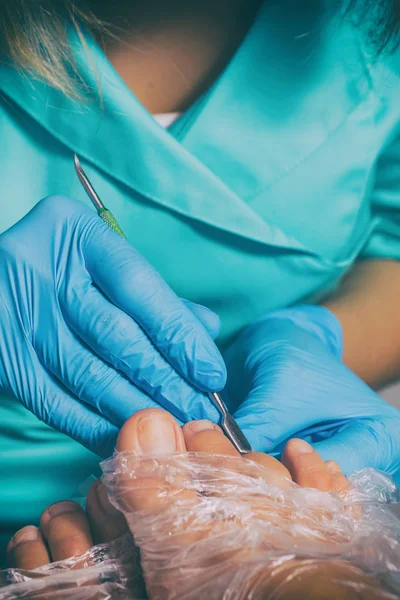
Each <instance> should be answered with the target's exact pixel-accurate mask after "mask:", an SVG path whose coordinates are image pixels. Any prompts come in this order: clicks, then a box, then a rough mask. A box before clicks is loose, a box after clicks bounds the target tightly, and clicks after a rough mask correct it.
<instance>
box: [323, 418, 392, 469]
mask: <svg viewBox="0 0 400 600" xmlns="http://www.w3.org/2000/svg"><path fill="white" fill-rule="evenodd" d="M314 448H315V450H317V452H319V454H320V455H321V456H322V458H323V459H324V460H334V461H336V462H337V463H338V464H339V466H340V467H341V469H342V471H343V473H344V474H345V475H349V474H350V473H353V472H354V471H359V470H360V469H363V468H365V467H371V468H374V469H380V470H384V471H386V472H387V473H389V474H394V473H395V472H396V471H397V470H398V469H400V435H399V420H398V419H393V418H391V417H390V416H389V417H386V416H377V417H376V418H374V419H357V420H355V421H353V422H350V423H349V424H347V425H345V426H343V427H342V428H341V429H340V430H339V431H338V432H337V433H335V434H334V435H332V437H330V438H329V439H327V440H324V441H323V442H317V443H316V444H314Z"/></svg>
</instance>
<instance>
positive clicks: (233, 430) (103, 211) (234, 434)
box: [74, 154, 251, 454]
mask: <svg viewBox="0 0 400 600" xmlns="http://www.w3.org/2000/svg"><path fill="white" fill-rule="evenodd" d="M74 165H75V171H76V174H77V175H78V178H79V181H80V182H81V184H82V186H83V187H84V189H85V191H86V193H87V195H88V196H89V198H90V200H91V202H92V203H93V205H94V207H95V208H96V210H97V212H98V214H99V216H100V217H101V219H102V220H103V221H104V222H105V223H106V224H107V225H108V226H109V227H110V228H111V229H113V230H114V231H115V232H116V233H118V235H120V236H121V237H123V238H125V235H124V232H123V231H122V229H121V227H120V226H119V225H118V222H117V220H116V218H115V217H114V215H113V214H112V213H111V212H110V211H109V210H108V209H107V208H106V207H105V206H104V204H103V203H102V201H101V200H100V198H99V196H98V195H97V193H96V191H95V189H94V187H93V186H92V184H91V183H90V180H89V178H88V176H87V175H86V173H85V171H84V170H83V168H82V165H81V163H80V161H79V158H78V156H77V155H76V154H74ZM209 397H210V399H211V400H212V401H213V403H214V404H215V406H216V407H217V409H218V411H219V413H220V415H221V422H220V426H221V429H222V430H223V432H224V433H225V435H226V437H227V438H228V439H229V440H230V441H231V442H232V444H233V445H234V447H235V448H236V450H237V451H238V452H240V454H248V453H249V452H251V446H250V444H249V442H248V440H247V439H246V436H245V435H244V433H243V432H242V430H241V429H240V427H239V425H238V424H237V423H236V421H235V419H234V418H233V417H232V415H231V414H230V413H229V412H228V409H227V408H226V406H225V403H224V402H223V400H222V398H221V397H220V395H219V394H217V393H216V392H213V393H211V394H209Z"/></svg>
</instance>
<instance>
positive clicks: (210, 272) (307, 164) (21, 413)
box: [0, 0, 400, 536]
mask: <svg viewBox="0 0 400 600" xmlns="http://www.w3.org/2000/svg"><path fill="white" fill-rule="evenodd" d="M299 4H301V10H300V9H299V7H298V5H299ZM333 4H336V3H335V2H333ZM87 42H88V49H89V52H90V57H91V58H90V60H88V57H87V53H86V52H87V51H86V50H85V48H84V47H83V46H82V44H81V43H80V41H79V40H77V39H76V38H74V37H73V35H72V34H71V44H72V47H73V51H74V53H75V55H76V60H77V64H78V67H79V69H80V72H81V74H82V77H83V79H84V80H85V81H86V83H87V85H88V87H89V88H90V89H92V90H95V89H96V85H97V82H99V83H100V86H101V91H102V93H101V98H95V93H94V94H93V98H92V99H91V100H89V101H88V102H87V103H86V104H84V103H82V102H78V101H76V100H72V99H68V98H66V97H64V96H63V95H62V94H61V93H59V92H58V91H55V90H53V89H49V87H47V86H46V85H44V84H42V83H40V82H38V81H34V80H33V79H30V78H29V77H26V76H22V75H21V74H19V73H17V72H16V71H15V70H13V69H12V68H10V67H9V66H6V65H3V66H1V67H0V142H1V144H0V156H1V159H0V182H1V186H0V189H1V195H0V205H1V211H0V231H4V230H6V229H7V228H8V227H10V226H11V225H13V223H15V222H16V221H18V220H19V219H21V218H22V217H23V216H24V215H25V214H26V213H27V212H28V211H29V210H30V209H31V208H32V207H33V206H34V205H35V204H36V203H37V202H38V201H39V200H40V199H41V198H43V197H45V196H47V195H50V194H65V195H66V196H71V197H74V198H77V199H79V200H81V201H82V202H88V200H87V198H86V196H85V193H84V191H83V189H82V188H81V186H80V184H79V182H78V180H77V178H76V176H75V173H74V167H73V153H74V152H77V153H78V155H79V156H80V157H81V159H82V163H83V165H84V167H85V169H86V170H87V172H88V174H89V176H90V178H91V179H92V180H93V183H94V186H95V188H96V190H97V191H98V193H99V195H100V197H101V198H102V199H103V201H104V203H105V204H106V205H107V206H108V207H109V208H110V209H111V210H112V212H113V213H114V215H115V216H116V218H117V220H118V221H119V223H120V224H121V226H122V228H123V230H124V231H125V233H126V234H127V237H128V239H129V240H130V241H131V243H132V244H134V245H135V247H136V248H137V249H138V250H139V251H140V252H141V253H142V254H143V255H144V256H146V257H147V259H148V260H149V261H150V262H151V263H152V264H153V265H154V266H155V267H156V268H157V269H158V270H159V272H160V273H161V274H162V276H163V277H164V278H165V279H166V281H167V282H168V283H169V284H170V285H171V287H172V288H173V289H174V290H175V291H176V292H177V294H178V295H180V296H182V297H186V298H189V299H190V300H193V301H195V302H199V303H201V304H204V305H206V306H208V307H209V308H210V309H212V310H214V311H215V312H217V313H218V314H219V315H220V317H221V320H222V332H221V336H220V340H219V343H220V345H221V347H225V346H226V344H227V343H228V342H229V340H230V339H231V338H232V337H233V336H234V335H235V334H236V333H237V332H238V331H239V330H240V329H241V328H242V327H244V326H245V325H247V324H248V323H251V322H252V321H254V320H255V319H257V318H258V317H260V315H262V314H263V313H267V312H268V311H271V310H273V309H276V308H277V307H284V306H288V305H291V304H294V303H298V302H316V301H318V299H319V298H321V297H322V295H323V294H326V293H327V292H328V291H329V290H331V289H333V288H334V287H335V286H336V285H337V283H338V281H339V280H340V278H341V277H342V276H343V274H344V273H345V272H346V271H347V270H348V269H349V268H350V267H351V266H352V264H353V263H354V261H355V260H357V259H360V258H375V257H388V258H395V259H399V258H400V241H399V238H400V210H399V208H400V137H399V129H400V81H399V69H400V54H399V53H397V54H395V55H393V56H391V57H385V58H381V59H379V60H373V59H372V58H371V57H370V55H369V53H368V50H367V49H366V48H365V47H364V46H363V43H362V40H361V35H360V32H358V31H357V29H356V28H354V27H353V26H352V24H351V23H348V22H343V20H342V19H341V17H340V15H336V14H334V12H333V11H331V9H330V7H329V2H326V3H325V5H324V3H323V2H314V1H313V0H303V1H302V2H301V3H299V2H298V0H286V1H285V2H275V1H273V2H266V3H265V5H264V6H263V7H262V9H261V10H260V12H259V14H258V17H257V19H256V20H255V22H254V24H253V26H252V27H251V29H250V31H249V33H248V35H247V37H246V38H245V40H244V41H243V43H242V44H241V46H240V48H239V49H238V51H237V52H236V54H235V56H234V57H233V59H232V60H231V61H230V63H229V64H228V66H227V67H226V69H225V70H224V72H223V73H222V74H221V76H220V77H219V78H218V80H217V81H216V82H215V83H214V84H213V85H212V87H211V88H210V90H209V91H208V92H207V93H205V94H204V95H203V96H202V97H201V98H200V99H199V100H198V101H197V102H196V103H195V104H194V106H193V107H192V108H191V109H190V110H188V111H187V113H186V114H185V115H184V116H183V117H182V118H181V119H179V121H178V122H177V123H176V124H175V125H174V126H173V127H172V128H171V129H170V130H169V131H165V130H163V129H162V127H161V126H160V125H158V124H157V123H156V121H155V120H154V119H153V117H152V116H151V115H150V114H149V113H148V112H147V111H146V110H145V109H144V108H143V107H142V106H141V105H140V103H139V102H138V101H137V100H136V99H135V97H134V96H133V94H132V92H131V91H130V90H129V89H128V88H127V87H126V86H125V84H124V82H123V81H122V80H121V78H120V77H119V76H118V74H117V73H116V72H115V70H114V69H113V68H112V66H111V65H110V64H109V62H108V61H107V59H106V57H105V56H104V55H103V53H102V52H101V50H100V49H99V47H98V46H97V45H96V44H95V43H94V42H93V41H92V40H91V39H90V38H89V37H88V40H87ZM40 234H41V233H40V231H38V235H40ZM0 452H1V462H0V464H1V468H0V490H1V492H0V505H1V506H0V527H1V528H2V529H1V530H2V532H3V534H4V535H5V536H6V535H11V533H12V532H13V531H15V529H17V528H18V527H21V526H23V525H25V524H27V523H35V522H37V521H38V517H39V515H40V512H41V511H42V510H43V509H44V508H45V507H46V506H47V505H48V504H50V503H51V502H54V501H57V500H61V499H68V498H70V497H71V496H73V494H74V492H75V490H76V488H77V486H78V485H79V484H80V483H81V482H82V481H83V480H84V479H85V478H86V477H87V476H88V475H90V474H91V473H93V472H94V471H95V470H96V468H97V465H98V460H99V459H98V457H96V456H94V455H93V454H91V453H90V452H89V451H87V450H86V449H84V448H83V447H81V446H80V445H78V444H77V443H75V442H74V441H72V440H70V439H68V438H67V437H65V436H64V435H62V434H60V433H58V432H56V431H53V430H51V429H50V428H49V427H46V426H45V425H43V424H42V423H40V422H39V421H38V420H37V419H36V418H35V417H34V416H33V415H31V414H30V413H29V412H28V411H27V410H25V409H24V408H22V406H20V404H18V402H17V401H16V400H15V399H13V398H9V397H6V396H3V397H1V398H0Z"/></svg>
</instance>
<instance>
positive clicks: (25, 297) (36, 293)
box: [0, 196, 226, 456]
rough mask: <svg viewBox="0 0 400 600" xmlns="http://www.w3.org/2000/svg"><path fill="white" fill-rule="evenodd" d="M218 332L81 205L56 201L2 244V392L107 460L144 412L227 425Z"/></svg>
mask: <svg viewBox="0 0 400 600" xmlns="http://www.w3.org/2000/svg"><path fill="white" fill-rule="evenodd" d="M177 268H178V267H177ZM188 306H189V307H188ZM195 315H196V316H195ZM199 319H201V320H202V321H203V324H202V323H201V322H200V320H199ZM204 325H205V326H204ZM218 329H219V319H218V317H217V316H216V315H214V313H211V312H210V311H208V310H207V309H205V308H203V307H200V306H198V305H193V304H189V305H188V303H185V302H183V301H181V300H180V299H179V298H178V297H177V296H176V295H175V294H174V293H173V292H172V291H171V289H170V288H169V287H168V285H167V284H166V283H165V282H164V281H163V279H162V278H161V276H160V275H159V274H158V273H157V272H156V271H155V270H154V269H153V268H152V267H151V266H150V265H149V264H148V263H147V262H146V260H145V259H144V258H143V257H142V256H141V255H140V254H139V253H138V252H137V251H136V250H135V249H134V248H133V247H132V246H131V245H130V244H129V243H128V242H127V241H126V240H124V239H122V238H120V237H119V236H118V235H117V234H115V233H114V232H113V231H112V230H111V229H109V228H108V227H107V226H106V225H105V224H104V223H103V222H102V220H101V219H100V218H99V217H98V216H97V214H96V213H95V212H94V211H93V210H91V209H90V208H88V207H86V206H85V205H84V204H81V203H80V202H76V201H75V200H71V199H70V198H65V197H56V196H55V197H50V198H47V199H45V200H43V201H41V202H40V203H39V204H38V205H36V207H35V208H34V209H33V210H32V211H31V212H30V213H29V214H28V215H27V216H26V217H25V218H24V219H22V220H21V221H19V222H18V223H17V224H16V225H14V227H12V228H11V229H9V230H8V231H6V232H5V233H4V234H2V235H1V236H0V391H3V392H8V393H12V394H13V395H14V396H15V397H17V398H18V399H19V400H20V401H21V402H22V403H23V404H24V405H25V406H26V407H27V408H28V409H29V410H31V411H32V412H33V413H34V414H35V415H36V416H37V417H39V419H41V420H42V421H44V422H45V423H47V424H48V425H51V426H52V427H54V428H56V429H58V430H60V431H62V432H64V433H66V434H68V435H69V436H71V437H73V438H74V439H76V440H78V441H79V442H81V443H82V444H84V445H85V446H87V447H88V448H90V449H91V450H92V451H93V452H96V453H97V454H100V455H104V456H105V455H109V454H110V453H111V452H112V450H113V446H114V443H115V438H116V435H117V432H118V426H119V425H121V424H122V423H123V422H124V421H125V420H126V419H127V418H128V417H129V416H130V415H132V414H133V413H134V412H136V411H137V410H140V409H142V408H146V407H151V406H160V405H161V406H163V407H165V408H166V409H168V410H169V411H171V412H172V413H173V414H174V415H175V416H176V417H177V418H178V419H181V420H187V419H188V418H196V419H201V418H205V417H209V418H210V417H211V418H213V419H215V420H217V418H218V413H217V411H216V409H215V408H214V407H213V406H212V404H211V402H210V401H209V400H208V398H206V396H205V394H204V393H202V392H207V391H211V390H218V389H221V388H223V387H224V384H225V378H226V371H225V365H224V362H223V360H222V357H221V355H220V354H219V351H218V349H217V347H216V346H215V344H214V342H213V341H212V339H211V337H210V335H209V333H211V334H212V335H216V334H217V333H218ZM207 330H208V331H207ZM198 390H202V392H200V391H198Z"/></svg>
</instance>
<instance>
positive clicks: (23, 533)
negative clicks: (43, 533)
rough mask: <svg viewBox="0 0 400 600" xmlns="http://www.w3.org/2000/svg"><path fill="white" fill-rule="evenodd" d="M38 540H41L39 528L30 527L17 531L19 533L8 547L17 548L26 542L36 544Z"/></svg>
mask: <svg viewBox="0 0 400 600" xmlns="http://www.w3.org/2000/svg"><path fill="white" fill-rule="evenodd" d="M37 539H39V530H38V528H37V527H34V526H33V525H28V526H27V527H24V528H23V529H21V530H20V531H17V533H16V534H15V535H14V537H13V538H12V539H11V542H10V544H9V546H8V547H9V548H11V547H15V546H18V545H19V544H23V543H25V542H35V541H36V540H37Z"/></svg>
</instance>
